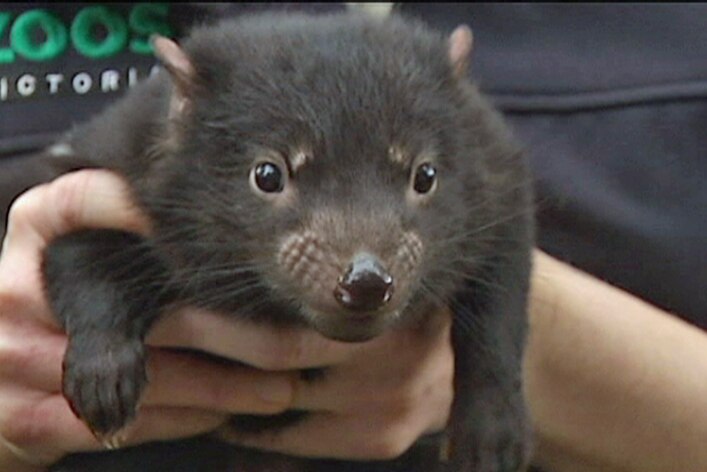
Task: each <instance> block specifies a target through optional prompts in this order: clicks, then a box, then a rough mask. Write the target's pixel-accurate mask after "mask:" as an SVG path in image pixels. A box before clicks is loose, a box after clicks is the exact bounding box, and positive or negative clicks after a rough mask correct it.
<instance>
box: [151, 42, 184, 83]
mask: <svg viewBox="0 0 707 472" xmlns="http://www.w3.org/2000/svg"><path fill="white" fill-rule="evenodd" d="M150 39H151V41H152V48H153V49H154V51H155V55H156V56H157V58H158V59H159V60H160V62H162V64H164V66H165V67H166V68H167V70H168V71H169V72H170V73H171V74H172V75H173V76H174V78H175V79H176V80H177V82H182V83H186V82H190V81H191V79H192V78H193V77H194V67H193V66H192V64H191V61H190V60H189V58H188V57H187V55H186V54H184V51H182V50H181V48H180V47H179V46H178V45H177V43H175V42H174V41H172V40H171V39H169V38H165V37H164V36H159V35H154V36H153V37H152V38H150Z"/></svg>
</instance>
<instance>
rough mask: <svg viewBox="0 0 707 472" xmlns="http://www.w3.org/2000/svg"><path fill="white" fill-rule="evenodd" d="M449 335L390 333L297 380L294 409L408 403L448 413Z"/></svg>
mask: <svg viewBox="0 0 707 472" xmlns="http://www.w3.org/2000/svg"><path fill="white" fill-rule="evenodd" d="M445 335H448V330H447V329H443V330H442V331H441V332H440V333H439V335H438V336H435V337H430V338H427V339H425V337H421V336H417V335H416V334H415V333H411V332H410V331H397V332H391V333H387V334H386V335H385V337H384V338H382V339H379V340H377V341H376V343H375V344H374V345H372V346H371V348H370V349H368V350H366V351H365V352H364V351H361V352H360V353H356V354H355V355H354V356H353V357H352V358H351V360H350V361H348V362H346V363H344V364H342V365H337V366H334V367H332V368H330V369H327V371H326V372H325V374H324V376H323V377H322V378H321V379H316V380H314V381H311V382H305V381H299V382H297V383H296V384H295V385H296V390H295V395H294V400H293V408H298V409H303V410H329V411H335V412H343V413H354V412H356V411H362V410H368V411H374V410H376V409H379V410H381V411H382V410H385V409H389V408H395V407H396V406H408V407H409V408H411V409H414V408H428V409H432V408H435V409H437V410H438V411H439V412H440V413H439V416H441V417H445V418H446V415H447V413H448V410H449V409H450V408H451V403H452V392H453V380H454V353H453V351H452V348H451V345H450V343H449V342H448V338H447V337H445ZM382 359H385V362H381V360H382Z"/></svg>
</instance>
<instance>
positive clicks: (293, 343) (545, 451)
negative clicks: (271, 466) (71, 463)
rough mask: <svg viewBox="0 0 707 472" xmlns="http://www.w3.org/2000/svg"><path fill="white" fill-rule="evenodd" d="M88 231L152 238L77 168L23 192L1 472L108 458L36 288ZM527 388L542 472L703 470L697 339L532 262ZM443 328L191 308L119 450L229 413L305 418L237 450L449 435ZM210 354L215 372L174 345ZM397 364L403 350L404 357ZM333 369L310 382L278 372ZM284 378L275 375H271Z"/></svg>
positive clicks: (10, 287) (369, 447)
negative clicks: (57, 244) (330, 324)
mask: <svg viewBox="0 0 707 472" xmlns="http://www.w3.org/2000/svg"><path fill="white" fill-rule="evenodd" d="M80 227H110V228H123V229H127V230H134V231H137V232H142V233H149V223H148V222H147V221H145V219H144V218H143V217H142V216H141V215H140V213H139V212H138V211H137V209H136V208H135V207H133V206H131V205H130V203H129V197H128V193H127V190H126V188H125V187H124V184H123V183H122V181H121V180H120V179H118V178H117V177H115V176H113V175H112V174H110V173H108V172H106V171H98V170H91V171H80V172H77V173H74V174H71V175H68V176H63V177H61V178H59V179H58V180H56V181H54V182H53V183H51V184H47V185H44V186H40V187H38V188H36V189H33V190H32V191H30V192H29V193H27V194H25V195H24V196H23V197H21V198H20V199H19V200H18V201H17V202H16V204H15V205H14V206H13V209H12V211H11V215H10V219H9V224H8V234H7V237H6V239H5V242H4V249H3V252H2V254H1V255H0V470H3V471H4V470H8V471H9V470H12V471H18V472H22V471H25V470H27V471H34V470H44V468H45V465H46V464H49V463H52V462H54V461H56V460H57V459H59V458H60V457H62V456H63V455H65V454H67V453H70V452H74V451H82V450H91V449H98V448H100V447H101V446H100V445H99V444H98V442H97V441H96V440H95V439H94V438H93V436H91V434H90V433H89V432H88V430H87V429H86V427H85V426H84V425H83V424H82V423H81V422H80V421H79V420H77V419H76V418H75V417H74V415H73V414H72V413H71V411H70V409H69V408H68V405H67V404H66V402H65V400H64V399H63V397H62V396H61V394H60V385H61V358H62V356H63V351H64V349H65V346H66V337H65V335H64V334H63V333H62V331H61V330H60V328H59V327H58V326H57V324H56V322H55V321H54V319H53V317H52V315H51V313H50V311H49V309H48V307H47V305H46V301H45V300H44V297H43V295H42V292H41V282H40V272H39V261H40V256H41V250H42V248H43V247H44V246H45V245H46V244H47V242H48V241H50V240H51V239H52V238H54V237H56V236H58V235H60V234H64V233H66V232H68V231H71V230H73V229H77V228H80ZM530 302H531V303H530V324H531V330H530V332H531V335H530V338H529V343H528V349H527V352H526V358H525V366H524V367H525V380H526V382H525V386H526V393H527V398H528V403H529V407H530V412H531V415H532V417H533V424H534V428H535V432H536V436H537V450H536V462H538V463H539V464H541V465H543V466H545V467H547V468H548V469H549V470H552V471H555V470H556V471H572V472H585V471H586V472H590V471H591V472H593V471H597V472H598V471H608V472H611V471H633V470H635V471H641V472H644V471H647V472H652V471H656V472H657V471H675V470H680V471H687V472H690V471H704V470H707V450H706V449H705V448H704V447H703V445H704V444H703V443H704V438H707V414H705V413H704V412H705V410H706V409H705V408H704V399H705V398H707V336H706V335H705V334H704V333H703V332H702V331H700V330H698V329H696V328H694V327H692V326H690V325H688V324H686V323H684V322H682V321H680V320H679V319H677V318H676V317H674V316H671V315H669V314H667V313H665V312H662V311H660V310H658V309H656V308H654V307H652V306H650V305H648V304H646V303H644V302H642V301H640V300H638V299H637V298H635V297H633V296H631V295H629V294H627V293H625V292H623V291H621V290H619V289H616V288H614V287H611V286H609V285H608V284H605V283H603V282H601V281H599V280H597V279H595V278H593V277H590V276H588V275H587V274H584V273H582V272H580V271H578V270H576V269H574V268H572V267H570V266H569V265H567V264H564V263H561V262H559V261H557V260H555V259H553V258H551V257H550V256H548V255H546V254H544V253H542V252H540V251H536V254H535V268H534V273H533V281H532V289H531V295H530ZM449 328H450V315H449V313H448V312H446V311H443V312H441V313H437V314H434V315H433V316H431V317H430V321H429V323H428V324H427V325H426V326H424V327H421V329H418V330H399V331H393V332H390V333H388V334H386V335H385V336H383V337H381V338H379V339H376V340H374V341H371V342H368V343H363V344H354V345H352V344H342V343H337V342H333V341H329V340H326V339H324V338H323V337H321V336H319V335H318V334H316V333H313V332H311V331H303V330H274V329H272V328H266V327H264V326H256V325H248V324H244V323H243V322H238V323H236V322H234V321H233V320H227V319H225V318H224V317H220V316H218V315H216V314H213V313H204V312H198V311H196V310H184V311H182V312H179V313H174V314H171V315H170V316H168V317H166V318H165V319H163V320H162V321H161V322H160V323H159V324H158V325H157V326H156V327H155V329H154V330H153V332H152V334H151V335H150V337H149V339H148V341H149V343H150V344H151V345H152V348H151V351H150V353H151V356H150V359H151V360H150V366H149V372H150V377H151V383H150V387H149V388H148V391H147V392H146V397H145V401H144V406H143V408H142V409H141V410H140V413H139V415H138V419H137V420H136V422H135V424H134V425H133V426H132V427H131V428H129V429H128V431H127V434H126V444H135V443H140V442H144V441H148V440H153V439H167V438H176V437H183V436H189V435H193V434H197V433H201V432H205V431H210V430H212V429H214V428H216V427H217V426H218V425H219V424H220V423H221V422H222V421H223V420H224V419H225V418H226V416H227V414H228V413H233V412H236V413H242V412H250V413H253V412H260V413H276V412H279V411H283V410H285V409H287V408H291V407H298V408H304V409H309V410H312V411H314V414H313V417H312V419H311V420H310V421H307V422H303V423H301V424H300V425H296V426H293V427H292V428H288V429H285V430H283V431H282V432H281V433H279V434H274V435H262V436H259V437H258V438H257V439H254V438H252V437H245V436H244V437H240V438H238V440H239V441H240V442H242V443H243V444H247V445H251V446H255V447H260V448H263V449H269V450H275V451H281V452H286V453H290V454H295V455H305V456H321V455H325V456H329V457H340V458H353V459H356V458H370V459H375V458H386V457H393V456H395V455H397V454H400V453H401V452H402V451H404V450H405V449H406V448H407V447H408V446H409V445H410V444H411V443H412V442H413V441H414V440H415V439H416V438H418V437H419V436H420V435H421V434H423V433H426V432H432V431H437V430H440V429H442V428H443V426H444V424H446V421H447V419H448V415H449V408H450V406H451V401H452V375H453V366H454V359H453V355H452V350H451V346H450V342H449ZM170 346H173V347H179V346H181V347H192V348H199V349H204V350H207V351H210V352H213V353H216V354H219V355H222V356H224V357H229V358H234V359H240V360H242V361H245V362H248V363H250V364H252V365H253V366H254V367H256V368H245V367H231V366H228V367H225V366H223V365H221V364H219V365H216V364H212V363H209V362H207V361H204V360H203V359H195V358H192V357H189V356H187V355H185V354H177V353H175V352H174V351H170V350H168V349H166V348H167V347H170ZM401 354H403V355H401ZM313 366H330V368H329V369H328V371H327V377H326V378H325V379H324V380H323V381H321V382H316V383H313V384H307V383H303V382H301V381H299V379H298V376H297V375H296V374H295V373H294V372H288V370H292V369H298V368H304V367H313ZM275 371H277V372H275Z"/></svg>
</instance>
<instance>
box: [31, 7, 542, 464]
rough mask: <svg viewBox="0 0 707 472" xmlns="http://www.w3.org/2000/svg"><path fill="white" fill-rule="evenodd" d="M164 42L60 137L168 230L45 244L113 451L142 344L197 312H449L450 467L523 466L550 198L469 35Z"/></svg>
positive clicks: (381, 327)
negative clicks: (532, 292) (535, 256)
mask: <svg viewBox="0 0 707 472" xmlns="http://www.w3.org/2000/svg"><path fill="white" fill-rule="evenodd" d="M153 46H154V48H155V51H156V53H157V56H158V57H159V59H160V60H161V62H162V64H163V66H164V69H163V70H162V71H161V72H160V73H159V74H157V75H156V76H155V77H153V78H151V79H149V80H147V81H146V82H145V83H144V84H143V85H142V86H140V87H138V88H136V89H134V90H133V91H131V93H130V94H128V96H127V97H126V98H125V99H123V100H121V101H120V102H118V103H117V104H116V105H115V106H113V107H111V108H110V109H108V110H107V111H106V112H104V113H102V114H101V115H99V116H97V117H96V118H94V119H93V120H91V121H89V122H88V123H86V124H84V125H81V126H79V127H77V128H75V129H74V130H73V131H72V132H70V133H69V134H68V135H67V136H66V137H65V138H64V139H63V140H62V141H61V150H62V154H63V158H62V159H64V161H66V154H67V153H69V154H71V156H70V157H71V159H70V161H71V162H72V164H71V166H69V167H70V168H72V169H73V168H78V167H100V168H107V169H111V170H113V171H116V172H118V173H120V174H121V175H122V176H124V177H125V178H126V179H127V181H128V182H129V184H130V188H131V189H132V191H133V197H134V198H135V200H136V201H137V202H138V204H139V206H140V207H141V208H142V209H143V210H144V211H145V212H146V213H147V214H148V215H149V217H150V219H151V222H152V225H153V231H152V234H151V236H149V237H141V236H138V235H135V234H131V233H128V232H124V231H118V230H82V231H78V232H75V233H72V234H68V235H66V236H64V237H61V238H59V239H58V240H56V241H54V242H53V243H52V244H51V245H50V246H49V247H48V248H47V250H46V252H45V259H44V274H45V280H46V291H47V294H48V298H49V300H50V303H51V306H52V308H53V310H54V311H55V313H56V316H57V317H58V319H59V320H60V321H61V323H62V325H63V327H64V329H65V330H66V331H67V333H68V337H69V343H68V348H67V351H66V356H65V359H64V376H63V393H64V395H65V396H66V398H67V399H68V401H69V403H70V404H71V406H72V408H73V410H74V411H75V413H76V415H77V416H78V417H79V418H81V419H82V420H83V421H84V422H85V423H86V424H87V425H88V426H89V428H90V429H91V430H92V431H93V432H94V434H95V435H96V436H97V437H98V438H100V439H101V440H102V441H104V443H105V444H106V445H113V444H115V443H116V440H115V439H116V437H119V433H120V431H121V430H122V429H123V428H124V427H125V426H126V425H127V424H129V423H130V422H131V421H132V420H133V419H134V417H135V414H136V411H137V409H138V406H139V403H140V398H141V395H142V393H143V391H144V389H145V386H146V383H147V376H146V373H145V362H146V349H145V346H144V339H145V336H146V334H147V333H148V332H149V330H150V327H151V326H152V325H153V323H154V322H155V320H157V319H158V318H159V317H160V316H162V315H163V313H166V312H168V311H170V310H172V309H174V308H175V307H179V306H181V305H192V306H199V307H203V308H206V309H210V310H216V311H219V312H221V313H223V314H225V315H227V316H233V317H248V318H249V319H252V320H256V321H258V322H262V323H273V324H277V323H285V324H297V325H302V326H307V327H310V328H312V329H315V330H317V331H318V332H319V333H321V334H322V335H324V336H326V337H329V338H331V339H335V340H341V341H347V342H362V341H365V340H369V339H371V338H373V337H375V336H378V335H380V334H381V333H383V332H384V331H386V330H389V329H398V328H399V327H402V326H405V325H413V324H415V323H420V322H421V320H423V319H424V317H425V316H427V315H428V314H429V313H431V312H432V311H433V310H435V309H436V308H439V307H441V306H444V305H446V306H449V307H450V308H451V309H452V311H453V314H454V323H453V330H452V331H453V334H452V336H453V339H452V342H453V347H454V353H455V369H456V370H455V380H454V388H455V399H454V405H453V411H452V413H451V419H450V423H449V434H450V437H451V447H450V460H449V464H447V467H449V468H450V469H451V470H455V471H464V472H472V471H474V472H511V471H513V472H515V471H519V470H524V468H525V466H526V464H527V460H528V455H529V439H528V429H529V428H528V421H527V415H526V408H525V406H524V400H523V395H522V389H521V359H522V354H523V347H524V342H525V336H526V324H527V323H526V296H527V290H528V279H529V271H530V248H531V246H532V242H533V223H532V217H531V210H530V209H531V189H530V185H529V177H528V173H527V169H526V165H525V163H524V161H523V158H522V157H521V154H520V153H519V151H518V148H517V146H516V145H515V144H514V142H513V139H512V138H511V136H510V133H509V132H508V130H507V128H506V127H505V126H504V124H503V122H502V120H501V118H500V116H499V114H498V113H497V112H495V111H494V110H493V109H492V107H491V106H490V105H489V104H488V103H487V102H486V101H485V100H484V98H482V97H481V96H480V94H479V92H478V90H477V89H476V88H475V86H473V85H472V84H471V83H470V82H469V80H468V79H467V77H466V69H467V62H468V59H469V54H470V51H471V46H472V36H471V32H470V31H469V29H468V28H466V27H464V26H462V27H459V28H458V29H457V30H455V32H454V33H453V34H452V35H451V36H449V37H445V36H443V35H441V34H438V33H436V32H433V31H431V30H429V29H427V28H426V27H424V26H423V25H422V24H420V23H417V22H414V21H410V20H404V19H401V18H397V17H391V18H389V19H386V20H378V19H371V18H367V17H363V16H358V15H352V14H339V15H332V16H324V17H309V16H303V15H292V14H289V15H286V16H284V15H278V14H261V15H257V16H249V17H244V18H241V19H238V20H230V21H225V22H221V23H219V24H217V25H215V26H204V27H201V28H198V29H196V30H195V31H194V32H193V34H191V36H190V37H189V38H188V39H187V40H186V41H185V42H184V43H183V46H178V45H177V44H175V43H174V42H172V41H171V40H168V39H166V38H156V39H154V40H153ZM69 167H67V169H68V168H69ZM240 420H243V421H240ZM301 420H302V421H306V417H305V418H304V419H301ZM244 421H245V420H244V419H243V418H239V417H235V418H234V420H233V421H231V422H230V423H229V426H228V427H231V428H238V427H239V425H241V426H242V425H243V424H245V423H244ZM262 421H263V424H261V427H262V428H265V429H267V427H268V424H269V423H268V421H272V423H273V424H274V423H276V422H277V417H273V418H267V417H266V418H264V419H262ZM280 426H282V425H281V424H280ZM445 470H449V469H445Z"/></svg>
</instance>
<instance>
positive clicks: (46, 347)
mask: <svg viewBox="0 0 707 472" xmlns="http://www.w3.org/2000/svg"><path fill="white" fill-rule="evenodd" d="M4 308H5V307H2V308H0V310H2V309H4ZM12 321H13V322H12V323H9V322H6V323H4V324H3V326H2V329H0V383H11V384H17V385H22V386H24V387H29V388H33V389H38V390H41V391H44V392H57V391H59V390H61V377H62V371H61V363H62V359H63V357H64V351H65V350H66V344H67V338H66V335H64V334H63V333H57V332H54V331H52V330H49V329H46V328H44V327H40V326H37V325H36V323H33V322H32V320H22V319H17V320H14V319H13V320H12Z"/></svg>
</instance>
